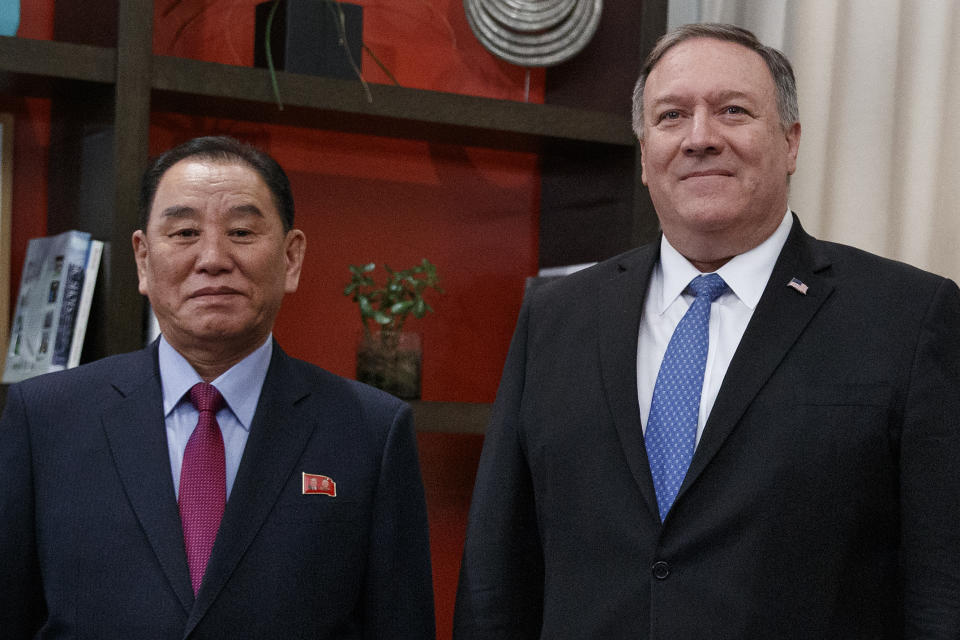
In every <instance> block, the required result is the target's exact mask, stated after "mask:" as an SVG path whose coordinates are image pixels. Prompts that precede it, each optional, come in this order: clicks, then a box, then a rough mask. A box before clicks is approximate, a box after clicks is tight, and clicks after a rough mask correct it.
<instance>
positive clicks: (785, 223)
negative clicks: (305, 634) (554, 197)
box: [454, 25, 960, 640]
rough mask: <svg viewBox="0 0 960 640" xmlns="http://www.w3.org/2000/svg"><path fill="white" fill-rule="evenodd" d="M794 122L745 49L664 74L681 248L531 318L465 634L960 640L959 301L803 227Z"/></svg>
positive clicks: (476, 510) (593, 281)
mask: <svg viewBox="0 0 960 640" xmlns="http://www.w3.org/2000/svg"><path fill="white" fill-rule="evenodd" d="M797 111H798V110H797V97H796V87H795V82H794V78H793V72H792V70H791V68H790V64H789V62H788V61H787V59H786V58H785V57H784V56H783V55H782V54H781V53H780V52H778V51H776V50H774V49H771V48H769V47H765V46H763V45H762V44H761V43H760V42H758V41H757V40H756V38H755V37H754V36H753V34H751V33H749V32H747V31H744V30H742V29H738V28H736V27H731V26H728V25H687V26H685V27H681V28H680V29H678V30H676V31H673V32H671V33H669V34H667V35H666V36H664V38H662V39H661V41H660V42H659V43H658V44H657V46H656V47H655V48H654V50H653V52H652V53H651V54H650V56H649V57H648V59H647V62H646V64H645V67H644V70H643V72H642V75H641V77H640V80H639V81H638V83H637V87H636V91H635V95H634V127H635V130H636V133H637V135H638V137H639V139H640V145H641V151H642V176H643V182H644V184H646V185H647V187H648V188H649V191H650V195H651V198H652V200H653V204H654V206H655V208H656V211H657V215H658V217H659V220H660V226H661V229H662V236H661V237H660V238H659V239H658V241H657V242H655V243H653V244H651V245H647V246H644V247H640V248H638V249H635V250H633V251H629V252H627V253H625V254H623V255H620V256H617V257H615V258H613V259H610V260H608V261H606V262H602V263H600V264H599V265H597V266H595V267H592V268H590V269H587V270H584V271H581V272H579V273H576V274H574V275H570V276H568V277H566V278H565V279H563V280H560V281H557V282H554V283H550V284H547V285H544V286H543V287H539V288H537V289H534V290H532V291H531V293H530V294H529V295H528V296H527V299H526V300H525V302H524V306H523V309H522V311H521V313H520V319H519V321H518V324H517V329H516V332H515V334H514V338H513V342H512V344H511V348H510V353H509V356H508V358H507V364H506V367H505V370H504V375H503V379H502V380H501V385H500V389H499V392H498V396H497V401H496V403H495V406H494V409H493V414H492V417H491V422H490V425H489V428H488V431H487V436H486V440H485V442H484V450H483V454H482V456H481V460H480V467H479V471H478V476H477V481H476V487H475V490H474V496H473V503H472V506H471V512H470V523H469V527H468V532H467V542H466V548H465V551H464V556H463V564H462V568H461V577H460V587H459V591H458V595H457V605H456V614H455V631H454V637H455V638H457V639H458V640H468V639H474V638H475V639H477V640H496V639H500V638H503V639H505V638H510V639H520V638H544V639H548V638H549V639H550V640H563V639H568V638H569V639H571V640H573V639H576V640H583V639H586V638H605V639H606V638H632V639H634V640H640V639H664V640H667V639H669V640H675V639H684V640H687V639H696V640H710V639H720V638H729V639H736V640H745V639H757V640H772V639H776V640H791V639H797V640H799V639H807V640H814V639H816V640H822V639H826V638H829V639H831V640H836V639H843V640H850V639H860V638H863V639H867V638H869V639H889V640H894V639H896V640H903V639H905V638H909V639H919V638H924V639H933V638H942V639H944V640H946V639H948V638H952V639H956V638H958V637H960V473H958V468H960V467H958V465H960V462H958V461H960V291H958V289H957V286H956V285H955V284H954V283H953V282H952V281H950V280H947V279H945V278H941V277H938V276H935V275H932V274H929V273H924V272H922V271H920V270H918V269H914V268H912V267H909V266H907V265H904V264H899V263H895V262H892V261H889V260H885V259H882V258H879V257H877V256H873V255H870V254H867V253H865V252H862V251H858V250H856V249H853V248H851V247H846V246H842V245H838V244H834V243H830V242H823V241H820V240H816V239H814V238H812V237H811V236H809V235H808V234H807V233H805V232H804V230H803V229H802V228H801V226H800V222H799V219H798V218H797V217H796V216H795V215H794V214H793V213H792V212H791V211H790V210H789V209H788V205H787V193H788V180H789V176H790V175H791V174H792V173H793V172H794V169H795V168H796V158H797V150H798V146H799V141H800V124H799V116H798V113H797ZM868 154H869V150H867V149H865V150H864V160H865V161H869V158H868V157H867V156H868ZM864 215H869V212H864ZM701 285H704V286H701Z"/></svg>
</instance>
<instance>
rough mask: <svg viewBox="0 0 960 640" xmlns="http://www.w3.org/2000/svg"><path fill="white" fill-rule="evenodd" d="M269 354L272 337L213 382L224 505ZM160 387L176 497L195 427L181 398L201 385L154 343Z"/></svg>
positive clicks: (163, 344)
mask: <svg viewBox="0 0 960 640" xmlns="http://www.w3.org/2000/svg"><path fill="white" fill-rule="evenodd" d="M272 354H273V336H272V335H271V336H267V341H266V342H264V343H263V345H261V346H260V347H258V348H257V350H256V351H254V352H253V353H251V354H250V355H248V356H247V357H246V358H244V359H243V360H241V361H240V362H238V363H237V364H235V365H233V366H232V367H230V368H229V369H228V370H227V371H225V372H224V373H223V374H222V375H220V377H218V378H217V379H216V380H214V381H213V383H212V384H213V386H215V387H216V388H217V390H218V391H220V394H221V395H222V396H223V399H224V400H225V401H226V402H225V405H224V407H223V408H222V409H220V411H218V412H217V424H219V425H220V433H222V434H223V449H224V455H225V461H226V467H227V477H226V482H227V499H228V500H229V499H230V490H231V489H232V488H233V481H234V480H235V479H236V477H237V470H238V469H239V468H240V458H242V457H243V449H244V447H246V446H247V436H249V435H250V423H251V422H253V414H254V413H255V412H256V410H257V403H258V402H259V400H260V390H261V389H262V388H263V381H264V379H265V378H266V377H267V367H269V366H270V357H271V356H272ZM159 359H160V383H161V386H162V389H163V415H164V422H165V424H166V428H167V447H168V448H169V451H170V472H171V473H172V474H173V490H174V493H175V495H176V496H177V498H178V499H179V497H180V468H181V467H182V466H183V452H184V450H185V449H186V448H187V441H188V440H190V435H191V434H192V433H193V430H194V428H196V426H197V419H198V418H199V417H200V413H199V412H198V411H197V409H196V408H195V407H194V406H193V403H192V402H190V396H189V395H187V392H188V391H190V388H191V387H192V386H193V385H195V384H196V383H198V382H203V379H202V378H201V377H200V376H199V374H197V372H196V371H194V369H193V367H192V366H190V363H189V362H187V360H186V359H185V358H184V357H183V356H182V355H180V353H179V352H177V350H176V349H174V348H173V347H171V346H170V343H169V342H167V341H166V339H165V338H164V337H163V336H161V337H160V352H159Z"/></svg>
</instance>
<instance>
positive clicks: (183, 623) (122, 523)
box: [0, 137, 434, 640]
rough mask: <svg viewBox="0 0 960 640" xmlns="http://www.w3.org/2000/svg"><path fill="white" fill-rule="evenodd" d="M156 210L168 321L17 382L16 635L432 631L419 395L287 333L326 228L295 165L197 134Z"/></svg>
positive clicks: (150, 273)
mask: <svg viewBox="0 0 960 640" xmlns="http://www.w3.org/2000/svg"><path fill="white" fill-rule="evenodd" d="M141 215H142V225H143V226H142V228H141V229H140V230H138V231H136V232H135V233H134V235H133V249H134V253H135V255H136V260H137V271H138V275H139V280H140V291H141V292H142V293H144V294H145V295H147V296H148V297H149V299H150V303H151V305H152V308H153V310H154V312H155V313H156V316H157V319H158V321H159V326H160V329H161V331H162V336H161V337H160V338H159V339H158V340H157V341H156V342H154V343H153V344H152V345H150V346H149V347H148V348H146V349H144V350H143V351H141V352H137V353H130V354H125V355H119V356H113V357H109V358H105V359H103V360H100V361H98V362H95V363H92V364H89V365H86V366H83V367H80V368H78V369H73V370H70V371H66V372H61V373H56V374H51V375H48V376H42V377H39V378H34V379H32V380H28V381H25V382H23V383H21V384H19V385H16V386H14V387H11V388H10V390H9V394H8V398H7V406H6V408H5V411H4V414H3V418H2V421H0V564H2V566H3V570H2V571H0V637H2V638H30V637H38V638H95V639H105V638H117V639H121V638H122V639H125V640H129V639H137V640H145V639H149V638H158V639H160V638H163V639H171V638H196V639H200V638H217V639H221V638H258V639H262V638H285V639H286V638H311V639H315V638H337V639H338V640H339V639H342V638H365V639H375V638H410V639H418V640H419V639H427V638H433V637H434V621H433V594H432V586H431V570H430V558H429V546H428V533H427V518H426V508H425V503H424V494H423V486H422V483H421V479H420V472H419V467H418V462H417V452H416V441H415V438H414V433H413V428H412V418H411V412H410V409H409V407H408V406H407V405H405V404H403V403H402V402H400V401H398V400H396V399H395V398H393V397H392V396H389V395H387V394H385V393H382V392H380V391H377V390H375V389H372V388H370V387H366V386H364V385H361V384H358V383H356V382H353V381H349V380H344V379H341V378H339V377H337V376H334V375H333V374H330V373H328V372H326V371H324V370H322V369H320V368H318V367H315V366H313V365H310V364H307V363H305V362H302V361H300V360H296V359H294V358H291V357H289V356H287V355H286V354H285V353H284V352H283V351H282V350H281V348H280V346H279V345H278V344H277V343H276V342H275V340H274V339H273V337H272V335H271V331H272V326H273V322H274V319H275V318H276V315H277V312H278V311H279V308H280V304H281V301H282V299H283V297H284V295H285V293H289V292H292V291H295V290H296V288H297V284H298V280H299V277H300V270H301V265H302V264H303V256H304V250H305V243H306V240H305V237H304V235H303V233H302V232H301V231H299V230H297V229H295V228H294V227H293V199H292V196H291V192H290V185H289V183H288V181H287V178H286V176H285V175H284V173H283V170H282V169H281V168H280V167H279V165H277V163H276V162H275V161H274V160H273V159H272V158H270V157H269V156H267V155H266V154H264V153H262V152H260V151H258V150H256V149H254V148H252V147H249V146H247V145H244V144H241V143H238V142H237V141H235V140H233V139H230V138H221V137H212V138H198V139H195V140H192V141H189V142H187V143H184V144H183V145H180V146H179V147H176V148H174V149H172V150H171V151H168V152H167V153H165V154H164V155H162V156H160V157H159V158H158V159H157V160H155V161H154V162H153V164H152V166H151V167H150V169H149V170H148V172H147V173H146V175H145V177H144V181H143V188H142V191H141ZM132 321H135V319H132ZM211 383H212V384H211Z"/></svg>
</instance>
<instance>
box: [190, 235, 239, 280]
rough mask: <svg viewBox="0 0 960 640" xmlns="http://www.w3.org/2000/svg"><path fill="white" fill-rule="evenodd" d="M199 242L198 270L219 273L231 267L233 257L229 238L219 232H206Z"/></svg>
mask: <svg viewBox="0 0 960 640" xmlns="http://www.w3.org/2000/svg"><path fill="white" fill-rule="evenodd" d="M197 244H198V247H197V249H198V253H197V270H199V271H206V272H210V273H218V272H221V271H225V270H227V269H229V268H230V265H231V264H232V258H231V256H230V246H231V245H230V242H229V239H228V238H226V237H224V236H223V235H222V234H219V233H213V232H210V233H204V234H202V235H201V236H200V240H198V242H197Z"/></svg>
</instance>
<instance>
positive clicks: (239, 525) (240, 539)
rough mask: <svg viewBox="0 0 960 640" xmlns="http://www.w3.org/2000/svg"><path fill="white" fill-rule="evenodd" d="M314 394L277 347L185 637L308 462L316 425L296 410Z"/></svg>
mask: <svg viewBox="0 0 960 640" xmlns="http://www.w3.org/2000/svg"><path fill="white" fill-rule="evenodd" d="M309 394H310V386H309V385H308V384H307V383H306V382H304V381H303V380H302V379H301V378H300V377H299V376H297V374H296V373H295V371H294V370H293V367H291V366H290V358H289V357H288V356H287V355H286V354H285V353H283V351H282V350H281V349H280V346H279V345H278V344H277V343H276V342H274V344H273V357H272V358H271V362H270V369H269V370H268V372H267V377H266V379H265V380H264V383H263V390H262V392H261V393H260V402H259V404H258V405H257V411H256V414H255V415H254V418H253V423H252V424H251V425H250V436H249V438H248V439H247V445H246V447H245V448H244V452H243V457H242V459H241V461H240V468H239V470H238V471H237V478H236V480H235V481H234V485H233V489H232V491H231V494H230V500H229V501H228V502H227V507H226V510H225V511H224V514H223V521H222V522H221V524H220V530H219V532H218V533H217V540H216V543H215V544H214V547H213V552H212V553H211V555H210V561H209V563H208V564H207V572H206V574H205V575H204V580H203V584H202V586H201V587H200V591H199V593H198V594H197V603H196V606H194V608H193V610H192V611H191V613H190V619H189V620H188V621H187V627H186V630H185V631H184V637H186V636H187V635H189V634H190V632H191V631H192V630H193V628H194V627H195V626H196V625H197V623H198V622H199V621H200V619H201V618H202V617H203V615H204V614H205V613H206V612H207V610H208V609H209V608H210V605H211V604H212V603H213V601H214V600H215V599H216V598H217V596H218V594H219V593H220V591H221V590H222V589H223V586H224V585H225V584H226V583H227V580H228V579H229V578H230V576H231V574H232V573H233V572H234V570H235V569H236V567H237V565H238V564H239V562H240V560H241V558H242V557H243V555H244V553H245V552H246V550H247V548H248V547H249V546H250V543H251V542H252V541H253V539H254V538H255V537H256V535H257V533H258V532H259V530H260V528H261V526H262V525H263V523H264V522H265V521H266V519H267V516H268V515H269V513H270V511H271V509H272V508H273V506H274V504H275V503H276V501H277V499H278V498H279V496H280V493H281V491H282V490H283V487H284V486H285V484H286V483H287V481H288V479H289V477H290V474H291V473H292V471H293V468H294V465H295V464H296V462H297V460H299V459H300V457H301V456H302V454H303V451H304V448H305V447H306V445H307V441H308V440H309V438H310V435H311V434H312V433H313V427H312V426H311V425H312V424H313V423H314V422H315V420H314V419H311V418H308V417H304V416H302V415H301V412H302V409H301V410H299V411H298V409H297V407H296V405H297V404H298V403H299V402H300V401H301V400H303V399H304V398H305V397H306V396H307V395H309Z"/></svg>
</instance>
